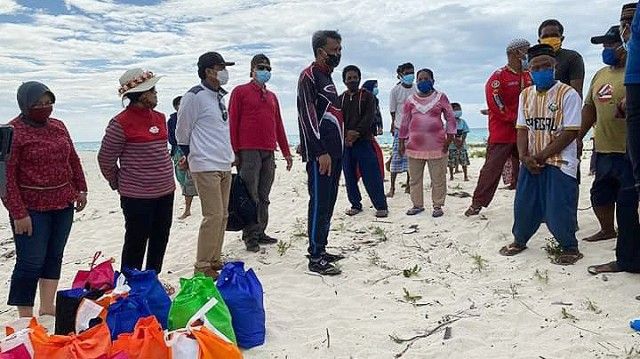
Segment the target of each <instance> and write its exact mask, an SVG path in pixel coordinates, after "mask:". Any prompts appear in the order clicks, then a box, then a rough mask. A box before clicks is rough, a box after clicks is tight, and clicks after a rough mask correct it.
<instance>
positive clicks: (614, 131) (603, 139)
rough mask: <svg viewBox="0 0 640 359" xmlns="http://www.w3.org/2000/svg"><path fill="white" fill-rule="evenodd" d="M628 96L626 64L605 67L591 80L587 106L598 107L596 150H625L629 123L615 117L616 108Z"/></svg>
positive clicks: (602, 151) (616, 151)
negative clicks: (625, 75) (625, 81)
mask: <svg viewBox="0 0 640 359" xmlns="http://www.w3.org/2000/svg"><path fill="white" fill-rule="evenodd" d="M624 97H625V88H624V67H621V68H613V67H611V66H607V67H604V68H602V69H600V70H599V71H598V72H596V75H595V76H594V77H593V80H591V86H590V87H589V92H587V96H586V98H585V99H584V103H585V104H586V105H593V106H595V108H596V119H597V121H596V125H595V129H594V139H595V147H596V152H599V153H625V152H626V151H627V125H626V122H625V119H624V118H615V114H616V107H617V106H618V104H619V103H620V101H622V99H623V98H624Z"/></svg>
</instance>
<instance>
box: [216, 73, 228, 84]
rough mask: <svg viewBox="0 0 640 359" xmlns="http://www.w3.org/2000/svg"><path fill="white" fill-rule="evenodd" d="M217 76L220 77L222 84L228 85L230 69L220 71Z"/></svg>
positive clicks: (219, 80)
mask: <svg viewBox="0 0 640 359" xmlns="http://www.w3.org/2000/svg"><path fill="white" fill-rule="evenodd" d="M216 78H217V79H218V82H219V83H220V86H224V85H226V84H227V82H229V71H227V69H224V70H221V71H218V74H217V75H216Z"/></svg>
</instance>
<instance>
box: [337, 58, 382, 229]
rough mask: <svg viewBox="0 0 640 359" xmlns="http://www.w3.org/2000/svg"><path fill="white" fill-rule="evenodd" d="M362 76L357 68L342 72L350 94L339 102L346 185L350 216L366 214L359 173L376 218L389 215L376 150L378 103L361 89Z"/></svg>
mask: <svg viewBox="0 0 640 359" xmlns="http://www.w3.org/2000/svg"><path fill="white" fill-rule="evenodd" d="M360 79H361V73H360V69H359V68H358V67H357V66H354V65H349V66H346V67H345V68H344V70H343V71H342V81H343V82H344V84H345V85H346V86H347V91H345V92H343V93H342V95H340V97H339V98H338V101H339V103H340V108H341V109H342V114H343V116H344V130H345V132H346V135H345V149H344V159H343V171H344V181H345V182H346V187H347V196H348V197H349V202H350V203H351V208H349V209H348V210H347V212H346V214H347V215H348V216H355V215H356V214H358V213H360V212H362V195H361V194H360V189H359V188H358V178H357V175H356V172H358V171H359V172H360V174H361V177H362V182H363V183H364V187H365V189H366V190H367V193H368V194H369V198H370V199H371V202H372V203H373V207H374V208H375V209H376V217H378V218H384V217H387V216H388V215H389V210H388V207H387V198H386V197H385V195H384V183H383V179H382V174H381V173H380V168H379V166H378V159H377V157H376V151H375V147H374V146H373V132H372V131H373V129H374V128H375V126H374V124H373V122H374V118H375V113H376V112H375V111H376V102H375V97H374V96H373V94H372V93H370V92H369V91H367V90H365V89H361V88H359V87H360Z"/></svg>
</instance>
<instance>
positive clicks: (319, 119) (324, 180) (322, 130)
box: [297, 30, 344, 275]
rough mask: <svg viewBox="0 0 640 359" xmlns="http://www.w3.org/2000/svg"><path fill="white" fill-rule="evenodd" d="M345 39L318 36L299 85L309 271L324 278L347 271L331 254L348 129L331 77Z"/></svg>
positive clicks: (328, 32)
mask: <svg viewBox="0 0 640 359" xmlns="http://www.w3.org/2000/svg"><path fill="white" fill-rule="evenodd" d="M341 43H342V37H341V36H340V34H339V33H338V32H337V31H331V30H322V31H316V32H315V33H314V34H313V37H312V39H311V46H312V49H313V54H314V56H315V61H314V62H313V63H312V64H311V65H310V66H309V67H307V68H305V69H304V70H302V73H301V74H300V79H299V80H298V98H297V106H298V127H299V129H300V139H301V143H300V153H301V155H302V161H304V162H306V163H307V178H308V187H309V197H310V198H309V209H308V211H309V212H308V219H307V226H308V231H307V232H308V236H309V249H308V251H309V256H308V257H309V266H308V267H309V270H310V271H312V272H316V273H319V274H322V275H338V274H340V273H341V272H342V271H341V270H340V269H339V268H337V267H336V266H335V265H334V264H333V263H334V262H336V261H338V260H341V259H343V258H344V257H343V256H342V255H336V254H330V253H327V252H326V246H327V238H328V236H329V230H330V228H331V217H332V216H333V210H334V207H335V204H336V199H337V197H338V185H339V181H340V171H341V169H342V153H343V150H344V148H343V147H344V125H343V117H342V111H341V110H340V103H339V102H338V92H337V91H336V86H335V85H334V84H333V80H332V79H331V72H333V70H334V69H335V68H336V67H338V65H339V64H340V56H341V51H342V45H341Z"/></svg>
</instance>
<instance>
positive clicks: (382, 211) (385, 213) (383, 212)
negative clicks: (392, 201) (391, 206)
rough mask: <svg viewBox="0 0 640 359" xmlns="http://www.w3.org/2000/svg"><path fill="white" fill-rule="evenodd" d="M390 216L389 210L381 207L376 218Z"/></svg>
mask: <svg viewBox="0 0 640 359" xmlns="http://www.w3.org/2000/svg"><path fill="white" fill-rule="evenodd" d="M387 217H389V210H387V209H380V210H377V211H376V218H387Z"/></svg>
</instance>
